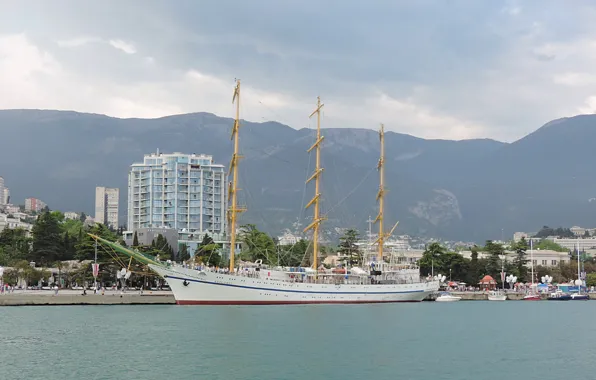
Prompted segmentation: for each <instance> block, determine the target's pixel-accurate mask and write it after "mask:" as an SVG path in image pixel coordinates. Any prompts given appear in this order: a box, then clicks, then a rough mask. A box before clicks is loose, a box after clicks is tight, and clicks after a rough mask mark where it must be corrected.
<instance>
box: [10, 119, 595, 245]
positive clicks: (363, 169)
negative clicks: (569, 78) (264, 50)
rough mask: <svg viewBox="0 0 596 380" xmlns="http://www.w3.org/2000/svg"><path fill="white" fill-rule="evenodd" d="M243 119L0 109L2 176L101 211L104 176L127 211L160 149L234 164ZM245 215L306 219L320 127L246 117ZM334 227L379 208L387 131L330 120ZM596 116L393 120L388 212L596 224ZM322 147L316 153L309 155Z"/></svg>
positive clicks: (422, 232)
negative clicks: (496, 133)
mask: <svg viewBox="0 0 596 380" xmlns="http://www.w3.org/2000/svg"><path fill="white" fill-rule="evenodd" d="M232 123H233V120H232V119H229V118H222V117H218V116H215V115H213V114H209V113H193V114H185V115H176V116H168V117H163V118H158V119H118V118H112V117H108V116H104V115H97V114H85V113H78V112H71V111H51V110H4V111H0V176H2V177H4V180H5V184H6V186H7V187H9V188H10V189H11V193H12V199H13V203H21V204H22V203H23V200H24V199H25V198H26V197H36V198H40V199H42V200H43V201H45V202H46V203H48V205H49V206H50V208H52V209H60V210H64V211H75V210H76V211H84V212H86V213H88V214H91V215H93V210H94V199H95V198H94V192H95V187H96V186H108V187H118V188H120V194H121V196H120V198H121V199H120V205H121V206H120V210H121V211H120V213H121V215H120V220H121V222H122V223H124V222H125V220H126V194H127V190H126V189H127V187H126V186H127V173H128V170H129V166H130V165H131V164H132V163H133V162H140V161H142V159H143V155H144V154H148V153H151V152H155V151H156V150H157V149H159V150H160V151H161V152H184V153H193V152H194V153H205V154H210V155H213V157H214V159H215V161H216V162H219V163H223V164H225V165H226V166H227V164H228V161H229V158H230V155H231V152H232V143H231V141H230V131H231V126H232ZM241 128H242V129H241V135H240V142H241V147H242V148H241V152H242V154H243V156H244V159H243V161H242V162H241V167H240V168H241V175H240V187H241V188H242V189H243V190H242V202H243V203H245V204H246V205H247V206H248V210H249V211H248V212H247V213H245V214H243V215H242V220H241V222H244V223H254V224H256V225H257V226H259V227H260V228H262V229H264V230H266V231H268V232H270V233H272V234H277V233H280V232H281V231H282V230H283V229H285V228H291V229H293V228H297V224H300V225H302V227H304V226H305V225H306V224H308V217H309V216H310V215H311V211H310V210H308V211H305V210H304V209H303V208H304V205H305V204H306V203H307V202H308V200H309V199H310V198H311V197H312V193H313V191H314V190H313V188H312V187H311V186H310V185H309V186H305V180H306V178H307V176H308V175H309V174H310V173H311V172H312V170H313V166H314V158H311V157H310V156H309V155H308V154H307V153H306V150H307V149H308V147H309V146H310V145H311V144H312V142H313V141H314V136H315V131H314V130H312V129H300V130H296V129H293V128H290V127H289V126H286V125H282V124H280V123H277V122H264V123H251V122H247V121H243V122H242V127H241ZM323 135H324V136H325V141H324V144H323V151H322V164H323V166H324V167H325V172H324V174H323V176H322V178H323V180H322V193H323V212H324V213H326V214H327V217H328V220H327V222H326V227H325V228H326V230H327V231H334V230H335V229H336V228H347V227H354V228H358V229H360V230H361V231H364V230H365V229H366V228H367V223H366V220H367V219H368V218H369V216H372V217H373V218H374V216H375V215H376V203H375V194H376V191H377V188H378V173H377V171H376V164H377V161H378V158H379V139H378V134H377V132H375V131H373V130H369V129H348V128H340V129H324V130H323ZM594 143H596V115H580V116H575V117H571V118H563V119H558V120H554V121H551V122H549V123H547V124H546V125H544V126H543V127H541V128H539V129H538V130H536V131H535V132H533V133H531V134H529V135H528V136H525V137H524V138H522V139H520V140H518V141H515V142H513V143H503V142H498V141H494V140H489V139H475V140H462V141H450V140H426V139H421V138H417V137H413V136H410V135H405V134H400V133H394V132H386V182H387V188H388V190H389V192H388V193H387V206H386V217H385V218H386V220H387V223H388V224H390V225H392V224H393V223H394V222H395V221H398V220H399V221H400V225H399V228H398V233H400V234H404V233H408V234H412V235H417V236H429V237H430V236H432V237H440V238H443V239H452V240H455V239H457V240H459V239H465V240H468V241H469V240H472V241H478V242H481V241H483V240H485V239H489V238H500V237H501V236H502V235H504V236H505V237H508V236H511V234H512V233H513V232H515V231H536V230H538V229H540V227H542V226H543V225H550V226H559V225H563V226H571V225H582V226H593V225H594V224H596V223H594V221H595V219H596V201H592V200H593V199H594V197H596V175H594V174H593V172H592V171H591V168H592V165H594V162H595V158H596V153H595V151H594V149H593V146H594ZM313 157H314V156H313Z"/></svg>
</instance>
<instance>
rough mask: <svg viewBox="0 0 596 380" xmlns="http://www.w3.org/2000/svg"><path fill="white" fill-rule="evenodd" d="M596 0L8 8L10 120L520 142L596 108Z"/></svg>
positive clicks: (0, 29)
mask: <svg viewBox="0 0 596 380" xmlns="http://www.w3.org/2000/svg"><path fill="white" fill-rule="evenodd" d="M594 20H596V3H595V2H590V1H581V0H577V1H573V2H571V1H549V0H535V1H531V0H526V1H513V0H512V1H497V0H491V1H477V0H468V1H448V0H435V1H425V0H410V1H397V0H393V1H389V0H387V1H380V0H379V1H373V0H368V1H362V0H337V1H315V0H298V1H294V0H250V1H241V0H236V1H228V0H214V1H207V0H203V1H199V0H196V1H180V0H178V1H150V0H149V1H131V0H128V1H105V0H104V1H95V2H91V1H24V0H16V1H13V0H0V108H1V109H10V108H45V109H63V110H76V111H82V112H96V113H102V114H107V115H110V116H117V117H149V118H150V117H159V116H164V115H171V114H177V113H186V112H197V111H207V112H213V113H215V114H218V115H222V116H232V115H233V106H232V103H231V98H232V91H233V86H234V79H235V78H241V79H242V84H243V104H242V110H241V112H242V115H241V116H242V117H243V118H245V119H248V120H251V121H264V120H277V121H280V122H282V123H285V124H288V125H290V126H292V127H295V128H301V127H304V126H308V125H309V120H308V115H309V114H310V112H311V111H312V110H313V109H314V104H315V102H316V97H317V96H318V95H320V96H321V98H322V100H323V102H324V103H325V112H324V117H323V122H324V126H327V127H360V128H377V126H378V123H379V122H384V123H385V125H386V128H387V129H389V130H393V131H397V132H402V133H409V134H412V135H415V136H420V137H425V138H449V139H465V138H475V137H490V138H494V139H498V140H502V141H514V140H516V139H518V138H520V137H522V136H524V135H525V134H527V133H529V132H531V131H533V130H535V129H537V128H538V127H540V126H541V125H542V124H544V123H546V122H548V121H549V120H552V119H554V118H559V117H564V116H572V115H576V114H579V113H592V112H594V111H595V110H596V22H595V21H594Z"/></svg>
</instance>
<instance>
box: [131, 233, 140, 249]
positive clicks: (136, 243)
mask: <svg viewBox="0 0 596 380" xmlns="http://www.w3.org/2000/svg"><path fill="white" fill-rule="evenodd" d="M132 246H133V247H138V246H139V237H138V236H137V231H135V233H134V235H133V237H132Z"/></svg>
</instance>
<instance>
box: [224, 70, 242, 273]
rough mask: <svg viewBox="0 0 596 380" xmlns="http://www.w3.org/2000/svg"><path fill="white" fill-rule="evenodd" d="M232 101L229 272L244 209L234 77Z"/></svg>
mask: <svg viewBox="0 0 596 380" xmlns="http://www.w3.org/2000/svg"><path fill="white" fill-rule="evenodd" d="M232 103H236V118H235V119H234V127H233V129H232V137H231V139H232V140H234V154H233V155H232V161H231V162H230V169H229V171H228V178H229V177H230V174H231V175H232V181H231V182H230V186H229V187H228V199H229V200H230V201H231V203H230V204H229V206H228V221H229V223H230V273H233V272H234V255H235V253H236V217H237V214H238V213H240V212H243V211H245V210H246V209H245V208H243V207H238V205H237V198H236V194H237V192H238V190H240V189H238V161H240V158H242V156H240V155H239V153H238V130H239V129H240V79H236V87H235V88H234V96H233V97H232Z"/></svg>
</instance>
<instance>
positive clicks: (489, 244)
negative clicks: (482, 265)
mask: <svg viewBox="0 0 596 380" xmlns="http://www.w3.org/2000/svg"><path fill="white" fill-rule="evenodd" d="M484 249H485V250H486V253H487V254H488V258H487V262H486V273H487V274H489V275H490V276H491V277H492V278H494V279H495V280H496V281H500V280H501V276H500V273H501V266H502V262H501V257H502V256H504V254H505V250H504V249H503V246H502V245H501V244H498V243H494V242H493V241H492V240H487V241H486V245H485V246H484Z"/></svg>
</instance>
